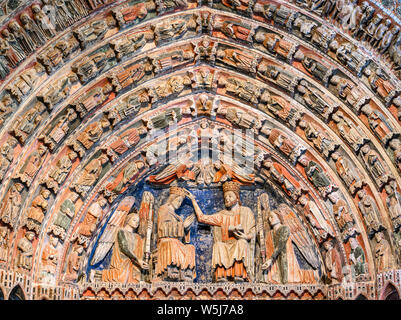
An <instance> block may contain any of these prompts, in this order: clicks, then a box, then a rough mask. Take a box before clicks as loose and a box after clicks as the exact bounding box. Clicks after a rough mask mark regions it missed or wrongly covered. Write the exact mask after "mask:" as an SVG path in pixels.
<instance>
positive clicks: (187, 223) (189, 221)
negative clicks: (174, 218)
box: [184, 214, 195, 229]
mask: <svg viewBox="0 0 401 320" xmlns="http://www.w3.org/2000/svg"><path fill="white" fill-rule="evenodd" d="M194 221H195V215H194V214H191V215H190V216H188V217H187V218H186V219H185V220H184V228H185V229H187V228H189V227H190V226H191V224H192V223H193V222H194Z"/></svg>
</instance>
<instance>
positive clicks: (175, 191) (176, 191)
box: [170, 187, 185, 197]
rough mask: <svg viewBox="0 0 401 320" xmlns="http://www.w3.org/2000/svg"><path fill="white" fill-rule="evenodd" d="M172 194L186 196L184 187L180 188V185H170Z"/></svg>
mask: <svg viewBox="0 0 401 320" xmlns="http://www.w3.org/2000/svg"><path fill="white" fill-rule="evenodd" d="M171 194H177V195H179V196H183V197H185V191H184V189H183V188H179V187H170V195H171Z"/></svg>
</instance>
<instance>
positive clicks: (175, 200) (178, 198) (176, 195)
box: [167, 187, 185, 210]
mask: <svg viewBox="0 0 401 320" xmlns="http://www.w3.org/2000/svg"><path fill="white" fill-rule="evenodd" d="M184 199H185V190H184V189H182V188H179V187H170V195H169V197H168V200H167V201H168V203H170V205H171V206H173V208H174V209H175V210H177V209H178V208H179V207H181V204H182V202H183V201H184Z"/></svg>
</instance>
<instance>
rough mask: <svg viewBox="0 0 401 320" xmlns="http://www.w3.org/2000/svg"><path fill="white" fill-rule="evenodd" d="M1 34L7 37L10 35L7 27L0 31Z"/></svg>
mask: <svg viewBox="0 0 401 320" xmlns="http://www.w3.org/2000/svg"><path fill="white" fill-rule="evenodd" d="M1 34H2V36H4V38H6V39H7V38H9V37H10V31H8V30H7V29H4V30H3V31H2V32H1Z"/></svg>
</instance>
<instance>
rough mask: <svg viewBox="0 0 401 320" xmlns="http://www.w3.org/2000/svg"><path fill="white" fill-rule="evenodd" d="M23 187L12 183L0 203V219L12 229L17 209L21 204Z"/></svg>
mask: <svg viewBox="0 0 401 320" xmlns="http://www.w3.org/2000/svg"><path fill="white" fill-rule="evenodd" d="M23 188H24V186H23V185H22V184H20V183H14V184H12V185H11V186H10V188H9V189H8V192H7V194H6V196H5V198H4V199H3V201H2V202H1V209H0V212H1V216H0V219H1V220H2V221H3V222H4V223H7V224H9V225H10V226H11V227H12V228H14V224H15V222H16V221H15V220H16V219H17V217H18V212H19V208H20V206H21V203H22V196H21V192H22V190H23Z"/></svg>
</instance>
